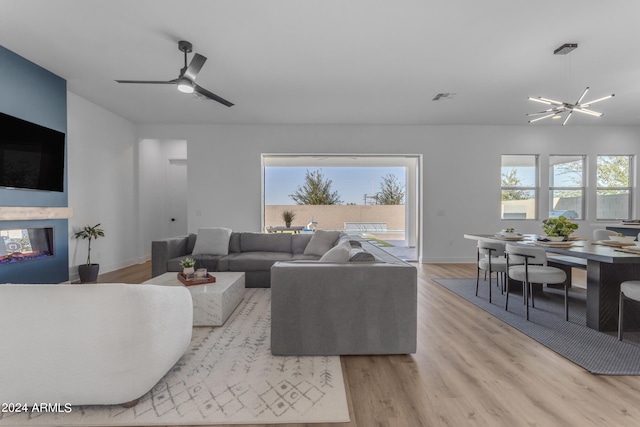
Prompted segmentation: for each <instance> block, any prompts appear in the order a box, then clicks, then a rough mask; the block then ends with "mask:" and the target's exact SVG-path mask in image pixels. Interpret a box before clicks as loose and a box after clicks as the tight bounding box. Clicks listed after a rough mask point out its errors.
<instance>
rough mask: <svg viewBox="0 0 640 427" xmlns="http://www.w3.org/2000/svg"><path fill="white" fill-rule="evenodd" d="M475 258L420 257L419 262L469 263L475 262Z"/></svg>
mask: <svg viewBox="0 0 640 427" xmlns="http://www.w3.org/2000/svg"><path fill="white" fill-rule="evenodd" d="M475 262H476V259H475V258H463V257H459V258H457V257H456V258H420V263H421V264H469V263H472V264H473V263H475Z"/></svg>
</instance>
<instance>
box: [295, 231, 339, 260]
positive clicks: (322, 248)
mask: <svg viewBox="0 0 640 427" xmlns="http://www.w3.org/2000/svg"><path fill="white" fill-rule="evenodd" d="M338 237H340V232H339V231H327V230H317V231H315V232H314V233H313V236H312V237H311V240H310V241H309V243H308V244H307V247H306V248H305V249H304V254H305V255H318V256H322V255H324V254H325V253H327V251H328V250H329V249H331V248H332V247H333V244H334V243H335V242H336V240H338Z"/></svg>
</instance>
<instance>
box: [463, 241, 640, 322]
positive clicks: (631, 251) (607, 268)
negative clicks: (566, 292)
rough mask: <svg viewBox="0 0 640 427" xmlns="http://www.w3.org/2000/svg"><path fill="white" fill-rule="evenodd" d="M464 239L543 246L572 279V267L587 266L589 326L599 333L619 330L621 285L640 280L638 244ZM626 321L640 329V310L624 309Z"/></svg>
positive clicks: (587, 312) (551, 258) (555, 263)
mask: <svg viewBox="0 0 640 427" xmlns="http://www.w3.org/2000/svg"><path fill="white" fill-rule="evenodd" d="M464 237H465V238H466V239H471V240H488V241H495V242H504V243H513V244H517V245H530V246H537V247H540V248H542V249H544V250H545V252H547V253H550V254H558V255H560V257H558V261H554V259H553V256H552V257H550V258H549V259H550V264H554V265H558V266H564V268H563V269H565V271H568V272H569V277H570V268H571V267H577V268H585V267H586V272H587V290H586V291H587V299H586V315H587V319H586V325H587V327H589V328H592V329H596V330H598V331H603V332H610V331H616V330H617V328H618V304H619V296H620V284H621V283H622V282H624V281H627V280H640V248H638V247H637V246H636V245H633V246H630V245H623V244H616V243H615V242H613V241H595V242H594V241H591V240H588V239H576V240H572V241H570V242H565V243H564V244H558V243H556V244H554V243H553V242H548V241H544V239H545V236H539V235H536V234H523V235H521V236H518V237H508V238H507V237H503V236H501V235H500V234H481V233H477V234H476V233H466V234H464ZM636 248H637V249H636ZM585 261H586V263H585ZM627 315H629V317H627ZM627 321H628V322H629V325H638V326H639V327H640V310H625V323H626V322H627Z"/></svg>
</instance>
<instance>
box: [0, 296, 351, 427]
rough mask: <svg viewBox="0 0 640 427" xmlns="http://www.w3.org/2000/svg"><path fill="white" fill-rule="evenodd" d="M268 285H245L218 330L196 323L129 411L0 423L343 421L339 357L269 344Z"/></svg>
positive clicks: (87, 409) (96, 409)
mask: <svg viewBox="0 0 640 427" xmlns="http://www.w3.org/2000/svg"><path fill="white" fill-rule="evenodd" d="M270 319H271V290H270V289H247V290H246V293H245V298H244V300H243V301H242V302H241V303H240V305H239V306H238V308H237V309H236V310H235V311H234V312H233V313H232V314H231V317H230V318H229V319H228V320H227V322H226V323H225V324H224V325H223V326H220V327H204V328H194V330H193V339H192V341H191V347H190V348H189V350H188V352H187V353H186V354H185V355H184V356H183V357H182V358H181V359H180V360H179V361H178V363H177V364H176V365H175V366H174V368H173V369H172V370H171V371H170V372H169V373H168V374H167V375H165V377H164V378H162V379H161V380H160V382H158V384H156V386H155V387H154V388H153V389H152V390H151V391H150V392H149V393H147V394H146V395H145V396H143V397H142V399H140V402H139V403H138V404H137V405H136V406H134V407H133V408H129V409H125V408H123V407H122V406H120V405H113V406H82V407H73V408H72V411H71V412H70V413H58V414H55V413H44V414H40V413H27V414H25V413H22V414H8V413H0V425H11V426H14V425H69V426H72V425H73V426H78V425H82V426H98V425H100V426H120V425H127V426H130V425H145V426H146V425H169V424H170V425H196V424H274V423H283V424H284V423H321V422H322V423H326V422H348V421H349V410H348V407H347V399H346V394H345V389H344V380H343V377H342V368H341V365H340V358H339V357H338V356H328V357H309V356H305V357H281V356H273V355H272V354H271V349H270V341H271V338H270V332H271V331H270V325H271V320H270Z"/></svg>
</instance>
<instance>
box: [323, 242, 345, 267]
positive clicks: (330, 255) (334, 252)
mask: <svg viewBox="0 0 640 427" xmlns="http://www.w3.org/2000/svg"><path fill="white" fill-rule="evenodd" d="M350 251H351V244H350V243H349V241H348V240H345V241H343V242H341V243H340V244H338V245H336V246H334V247H333V248H331V249H329V250H328V251H327V252H326V253H325V254H324V255H322V258H320V262H337V263H347V262H349V255H350Z"/></svg>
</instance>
